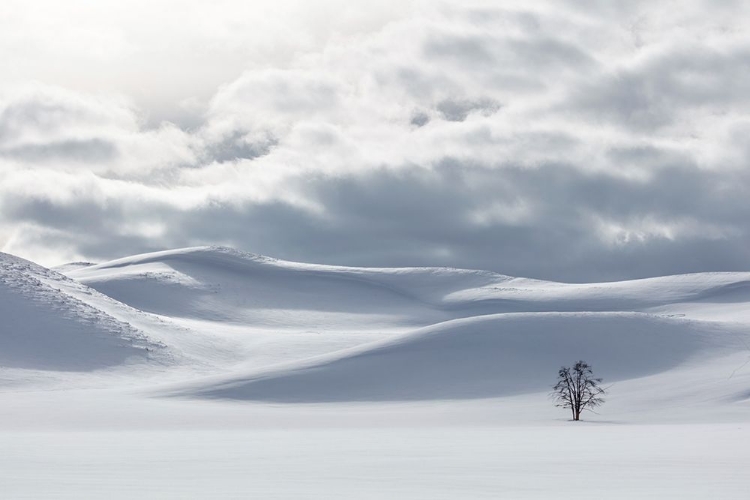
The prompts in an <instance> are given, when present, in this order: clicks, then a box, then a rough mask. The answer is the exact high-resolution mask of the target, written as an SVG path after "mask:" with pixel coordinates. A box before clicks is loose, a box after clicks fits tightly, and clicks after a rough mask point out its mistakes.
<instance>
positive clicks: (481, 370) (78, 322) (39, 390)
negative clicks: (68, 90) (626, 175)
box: [0, 247, 750, 499]
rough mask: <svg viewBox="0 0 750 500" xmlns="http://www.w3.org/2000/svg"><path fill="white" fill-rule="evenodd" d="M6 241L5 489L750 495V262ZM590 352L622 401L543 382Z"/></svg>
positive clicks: (14, 492) (36, 493)
mask: <svg viewBox="0 0 750 500" xmlns="http://www.w3.org/2000/svg"><path fill="white" fill-rule="evenodd" d="M59 271H60V272H57V271H55V270H49V269H45V268H43V267H40V266H37V265H35V264H32V263H30V262H28V261H24V260H23V259H19V258H16V257H13V256H10V255H7V254H0V315H1V316H2V318H3V322H2V326H1V327H0V409H1V410H0V449H2V450H3V453H2V454H0V497H2V498H100V497H104V496H107V497H110V498H133V497H136V496H138V497H141V498H247V497H251V496H252V497H255V498H425V499H436V498H579V499H580V498H706V497H709V498H747V492H748V491H750V476H749V475H748V474H747V467H748V465H750V446H747V443H750V425H749V424H750V273H702V274H693V275H684V276H669V277H662V278H652V279H645V280H635V281H629V282H618V283H596V284H561V283H550V282H544V281H538V280H529V279H522V278H512V277H508V276H502V275H498V274H495V273H490V272H484V271H466V270H456V269H435V268H410V269H362V268H344V267H332V266H319V265H309V264H298V263H290V262H284V261H278V260H275V259H270V258H267V257H262V256H257V255H252V254H246V253H241V252H237V251H234V250H231V249H226V248H216V247H200V248H190V249H182V250H175V251H168V252H159V253H153V254H145V255H139V256H134V257H129V258H125V259H120V260H116V261H112V262H107V263H102V264H98V265H92V264H87V263H80V264H76V265H69V266H64V267H62V268H60V269H59ZM578 358H583V359H585V360H586V361H588V362H589V363H591V364H592V365H593V366H594V369H595V371H596V373H597V374H598V375H600V376H602V377H604V378H605V381H606V383H607V384H608V385H609V386H610V387H609V398H608V399H609V400H608V402H607V403H606V404H605V405H604V406H603V407H602V408H601V409H600V410H599V412H598V414H588V415H587V416H586V421H585V422H579V423H573V422H570V421H568V418H569V416H568V415H567V414H566V413H565V412H563V411H562V410H559V409H556V408H554V407H552V404H551V402H550V400H549V398H548V392H549V387H550V386H551V384H552V383H554V378H555V374H556V370H557V368H558V367H559V366H560V365H562V364H571V363H573V362H574V361H576V360H577V359H578Z"/></svg>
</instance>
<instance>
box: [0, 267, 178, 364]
mask: <svg viewBox="0 0 750 500" xmlns="http://www.w3.org/2000/svg"><path fill="white" fill-rule="evenodd" d="M97 304H98V305H97ZM129 309H130V308H129V307H127V306H125V305H123V304H118V303H116V302H115V301H114V300H112V299H110V298H108V297H105V296H103V295H101V294H100V293H98V292H96V291H95V290H92V289H90V288H88V287H86V286H84V285H82V284H80V283H78V282H76V281H74V280H71V279H69V278H66V277H65V276H63V275H62V274H59V273H57V272H55V271H51V270H49V269H46V268H44V267H41V266H38V265H36V264H33V263H31V262H29V261H26V260H23V259H20V258H18V257H14V256H12V255H8V254H4V253H0V318H2V322H1V323H0V367H10V368H26V369H40V370H62V371H88V370H93V369H97V368H107V367H113V366H117V365H121V364H124V363H138V362H146V361H147V360H149V359H152V360H153V359H156V358H158V357H159V355H160V353H159V351H162V350H163V346H161V345H159V344H158V343H157V342H153V341H151V340H149V338H148V337H147V336H146V335H145V334H144V333H143V332H142V331H140V330H139V329H138V328H136V327H134V326H133V325H131V324H129V323H127V322H126V321H123V320H122V319H117V318H116V317H114V316H113V315H111V314H109V313H108V312H107V310H110V311H112V312H120V313H124V314H125V315H127V314H129V313H131V311H129Z"/></svg>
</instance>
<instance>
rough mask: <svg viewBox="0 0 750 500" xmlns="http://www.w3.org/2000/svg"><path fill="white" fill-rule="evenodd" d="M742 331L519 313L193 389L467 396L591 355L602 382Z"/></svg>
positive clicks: (684, 358) (631, 317)
mask: <svg viewBox="0 0 750 500" xmlns="http://www.w3.org/2000/svg"><path fill="white" fill-rule="evenodd" d="M747 341H750V338H747V335H746V333H744V332H738V331H731V330H727V329H722V328H719V327H717V326H716V325H713V324H710V323H699V322H695V321H686V320H681V319H673V318H661V317H655V316H651V315H647V314H642V313H536V314H533V313H518V314H497V315H487V316H480V317H476V318H466V319H458V320H453V321H448V322H445V323H441V324H438V325H435V326H431V327H426V328H423V329H419V330H417V331H415V332H414V333H411V334H408V335H403V336H399V337H398V338H396V339H392V340H387V341H385V342H381V343H378V344H376V345H368V346H365V347H364V348H360V349H354V350H353V351H354V352H346V353H343V354H338V355H334V356H329V357H328V358H326V359H318V360H314V361H313V362H308V363H301V364H300V366H292V367H286V368H284V369H282V370H279V371H278V372H273V373H261V374H259V375H256V376H249V377H247V378H240V379H238V380H229V381H226V382H223V383H220V384H213V385H212V386H210V387H209V388H208V389H206V390H199V391H198V393H199V394H203V395H208V396H213V397H225V398H233V399H235V398H236V399H258V400H270V401H297V402H319V401H352V400H369V401H378V400H422V399H466V398H488V397H499V396H507V395H512V394H518V393H523V392H544V391H546V390H548V388H549V385H550V379H551V374H552V373H553V372H554V369H555V368H557V367H559V366H562V365H565V364H570V362H571V360H577V359H579V358H581V359H586V360H589V361H590V362H592V363H593V364H594V366H595V367H596V371H597V374H599V375H601V376H603V377H604V378H605V379H606V380H607V381H609V382H610V383H611V382H616V381H620V380H627V379H634V378H639V377H644V376H647V375H651V374H654V373H659V372H663V371H667V370H669V369H671V368H674V367H676V366H679V365H680V364H683V363H686V362H688V361H691V360H698V359H701V360H702V361H703V362H705V361H707V360H710V359H713V358H716V357H720V356H722V355H724V356H726V355H731V354H732V353H735V352H737V351H738V350H740V349H743V347H745V344H744V342H747Z"/></svg>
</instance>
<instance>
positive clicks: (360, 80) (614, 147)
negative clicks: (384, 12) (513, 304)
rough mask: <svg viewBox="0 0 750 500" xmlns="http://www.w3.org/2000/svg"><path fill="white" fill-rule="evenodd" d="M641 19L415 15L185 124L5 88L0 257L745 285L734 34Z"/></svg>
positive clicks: (301, 62)
mask: <svg viewBox="0 0 750 500" xmlns="http://www.w3.org/2000/svg"><path fill="white" fill-rule="evenodd" d="M653 4H654V2H622V3H617V2H609V3H606V4H601V3H599V2H592V3H590V4H587V3H586V2H569V3H563V2H553V3H549V4H547V3H544V2H538V3H534V4H533V6H532V7H529V4H528V2H524V3H521V2H519V3H518V4H517V5H514V4H513V3H503V6H502V8H501V7H498V6H497V3H496V2H475V3H473V4H471V5H468V6H467V5H466V4H465V3H464V2H461V3H460V4H459V3H458V2H457V3H454V4H451V3H440V4H438V3H434V2H431V3H429V4H424V5H423V4H414V5H413V6H411V7H410V8H408V9H407V8H404V9H402V10H400V11H398V12H396V14H393V16H392V17H393V18H392V19H391V18H387V19H386V18H383V17H382V16H381V17H380V18H379V19H385V20H384V21H383V22H382V23H380V25H378V26H377V27H376V28H375V29H373V28H372V26H369V27H367V29H365V28H362V29H361V30H360V31H359V32H356V31H355V30H352V29H349V30H348V31H347V32H346V33H342V32H341V30H339V31H336V30H335V29H333V28H331V31H330V33H329V34H330V36H329V37H328V38H327V42H326V43H324V44H322V45H321V46H320V47H315V48H309V47H308V49H309V50H306V51H300V52H299V53H297V54H296V55H295V57H293V58H292V59H289V60H283V61H282V60H281V59H280V60H279V61H278V63H277V64H274V63H273V61H271V62H269V63H266V64H263V65H260V66H255V67H252V68H250V69H247V70H246V71H244V72H243V73H242V74H241V75H240V76H239V77H238V78H236V79H234V80H232V81H229V82H227V83H225V84H223V85H221V86H220V87H219V88H218V90H217V91H216V92H215V93H214V94H213V96H212V97H211V98H210V99H209V100H208V101H206V102H204V103H201V102H198V101H196V102H194V103H193V105H194V107H195V109H196V110H197V111H195V112H194V119H195V120H194V123H191V124H190V126H185V124H183V123H176V124H173V123H170V122H168V121H163V122H161V123H153V120H151V119H150V118H149V110H148V109H144V108H143V105H142V104H134V102H135V100H134V99H133V98H132V97H131V96H127V95H125V96H123V95H122V93H119V94H115V93H111V92H110V93H102V92H89V91H83V90H82V89H80V88H62V87H60V86H56V85H50V84H49V83H47V84H40V83H35V84H30V83H29V84H24V85H20V86H19V85H13V86H12V87H11V86H7V87H6V88H5V91H3V93H2V96H1V97H0V245H2V249H3V250H4V251H9V252H13V253H16V254H19V255H22V256H26V257H29V258H32V259H36V260H39V261H42V262H45V263H59V262H61V261H64V260H73V259H88V260H102V259H109V258H114V257H117V256H121V255H127V254H132V253H136V252H141V251H150V250H157V249H163V248H172V247H179V246H187V245H196V244H208V243H210V244H214V243H216V244H226V245H231V246H235V247H238V248H241V249H244V250H248V251H253V252H258V253H265V254H269V255H273V256H276V257H280V258H287V259H295V260H303V261H312V262H328V263H339V264H353V265H389V266H396V265H448V266H456V267H473V268H484V269H492V270H496V271H499V272H503V273H506V274H514V275H523V276H532V277H540V278H548V279H560V280H569V281H587V280H606V279H618V278H633V277H642V276H650V275H657V274H670V273H680V272H693V271H707V270H711V271H714V270H737V269H747V268H748V266H750V230H749V229H748V224H747V221H748V220H750V169H748V161H749V160H750V148H748V146H747V143H748V141H747V133H748V132H749V131H750V115H749V111H750V98H748V96H747V92H746V89H747V88H750V43H748V42H747V40H746V37H744V36H743V32H744V30H745V29H746V26H744V24H746V22H745V21H744V20H745V19H750V17H748V15H747V14H748V12H746V10H747V9H746V7H744V6H743V5H742V3H739V2H737V3H734V2H718V3H717V2H710V3H709V2H700V1H693V2H685V3H684V4H681V9H680V12H673V11H671V10H668V9H667V8H666V6H665V5H653ZM225 7H226V8H229V7H228V6H225ZM358 15H359V17H358V18H364V17H366V16H364V15H363V14H362V13H359V14H358ZM175 84H179V82H175ZM174 105H175V106H182V107H184V106H186V104H185V102H182V101H181V102H180V103H179V104H177V103H175V104H174Z"/></svg>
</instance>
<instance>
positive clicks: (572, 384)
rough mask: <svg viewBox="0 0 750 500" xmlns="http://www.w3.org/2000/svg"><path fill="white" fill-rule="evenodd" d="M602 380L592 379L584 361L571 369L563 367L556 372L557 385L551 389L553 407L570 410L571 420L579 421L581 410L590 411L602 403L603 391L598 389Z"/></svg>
mask: <svg viewBox="0 0 750 500" xmlns="http://www.w3.org/2000/svg"><path fill="white" fill-rule="evenodd" d="M601 382H602V379H600V378H594V373H593V372H592V371H591V367H590V366H589V365H588V364H587V363H586V362H584V361H579V362H577V363H576V364H575V365H573V368H572V369H571V368H568V367H567V366H563V367H562V368H560V371H559V372H557V383H556V384H555V387H553V388H552V396H553V398H554V399H555V406H557V407H560V408H570V411H571V412H572V413H573V420H580V419H581V412H582V411H583V410H591V408H594V407H596V406H599V405H600V404H602V403H604V398H602V397H601V396H602V395H603V394H604V389H603V388H601V387H599V384H601Z"/></svg>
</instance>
